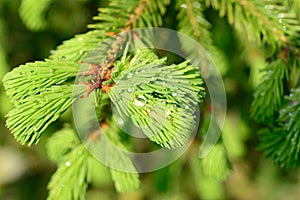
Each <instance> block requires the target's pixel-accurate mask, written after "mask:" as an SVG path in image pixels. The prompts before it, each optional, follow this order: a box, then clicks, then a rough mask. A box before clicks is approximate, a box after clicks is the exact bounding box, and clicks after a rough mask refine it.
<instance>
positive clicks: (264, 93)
mask: <svg viewBox="0 0 300 200" xmlns="http://www.w3.org/2000/svg"><path fill="white" fill-rule="evenodd" d="M264 72H265V75H264V79H263V81H262V82H261V83H260V84H259V85H258V87H257V88H256V89H255V93H254V100H253V102H252V105H251V117H252V118H253V119H255V120H256V121H257V122H261V123H268V122H272V121H273V120H274V119H273V116H274V113H275V112H277V111H278V109H279V108H280V106H281V103H282V97H283V94H284V89H283V82H284V77H285V73H286V63H285V62H284V60H283V59H278V60H275V61H273V62H272V63H271V64H270V65H268V66H267V67H266V69H264Z"/></svg>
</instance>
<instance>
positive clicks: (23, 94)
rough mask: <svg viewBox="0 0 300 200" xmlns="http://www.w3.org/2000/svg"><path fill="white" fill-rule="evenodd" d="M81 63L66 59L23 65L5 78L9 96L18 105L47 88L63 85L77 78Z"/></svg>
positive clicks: (4, 81)
mask: <svg viewBox="0 0 300 200" xmlns="http://www.w3.org/2000/svg"><path fill="white" fill-rule="evenodd" d="M78 70H79V64H77V63H74V62H69V61H65V60H49V59H46V60H45V61H37V62H34V63H27V64H25V65H21V66H19V67H17V68H15V69H14V70H12V71H11V72H9V73H7V74H6V75H5V77H4V79H3V83H4V87H5V90H6V94H7V96H8V97H9V98H10V99H11V101H12V102H13V103H14V104H15V105H18V104H20V103H22V102H23V101H26V99H27V98H29V97H31V96H33V95H38V94H40V93H41V92H43V90H45V88H48V87H51V86H55V85H61V84H64V83H66V82H68V81H69V80H70V79H72V78H75V77H76V76H77V74H78Z"/></svg>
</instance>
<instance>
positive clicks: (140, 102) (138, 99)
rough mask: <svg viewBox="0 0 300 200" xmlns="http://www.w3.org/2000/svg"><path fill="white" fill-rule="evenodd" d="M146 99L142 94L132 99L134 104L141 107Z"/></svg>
mask: <svg viewBox="0 0 300 200" xmlns="http://www.w3.org/2000/svg"><path fill="white" fill-rule="evenodd" d="M146 100H147V99H146V97H144V96H143V95H139V96H138V97H136V98H135V99H134V104H135V105H136V106H138V107H142V106H144V105H145V104H146Z"/></svg>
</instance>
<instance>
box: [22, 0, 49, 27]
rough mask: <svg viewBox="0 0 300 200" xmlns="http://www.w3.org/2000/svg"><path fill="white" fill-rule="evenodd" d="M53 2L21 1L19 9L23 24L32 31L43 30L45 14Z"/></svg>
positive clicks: (38, 0)
mask: <svg viewBox="0 0 300 200" xmlns="http://www.w3.org/2000/svg"><path fill="white" fill-rule="evenodd" d="M52 1H53V0H22V2H21V6H20V9H19V13H20V17H21V19H22V20H23V22H24V24H25V25H26V26H27V28H29V29H30V30H32V31H41V30H44V29H45V28H46V26H47V22H46V20H45V13H46V11H47V9H48V8H49V6H50V4H51V3H52Z"/></svg>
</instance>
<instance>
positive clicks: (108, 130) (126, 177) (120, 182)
mask: <svg viewBox="0 0 300 200" xmlns="http://www.w3.org/2000/svg"><path fill="white" fill-rule="evenodd" d="M101 131H102V133H103V135H100V140H101V139H102V140H104V138H103V137H105V139H107V141H108V142H109V143H110V144H112V145H107V143H105V142H104V143H101V142H100V144H98V145H105V154H106V162H107V163H109V165H110V166H111V167H110V172H111V176H112V180H113V181H114V183H115V187H116V190H117V191H118V192H127V191H132V190H136V189H138V188H139V187H140V179H139V174H138V173H137V171H136V169H135V166H134V165H133V163H132V161H131V159H130V158H129V157H128V156H127V155H126V153H124V152H123V151H125V152H126V151H128V150H127V148H126V147H125V146H124V144H123V142H122V140H121V138H120V132H121V130H120V129H119V128H118V126H117V124H116V122H115V121H114V120H111V121H109V122H108V123H103V124H102V126H101ZM101 137H102V138H101ZM104 141H105V140H104ZM122 150H123V151H122ZM116 163H117V165H116ZM114 166H118V168H119V169H121V170H119V169H118V168H116V167H114ZM122 169H123V170H122Z"/></svg>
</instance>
